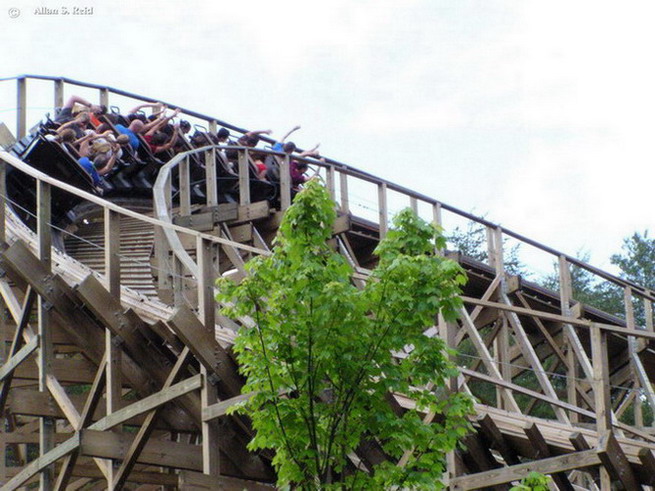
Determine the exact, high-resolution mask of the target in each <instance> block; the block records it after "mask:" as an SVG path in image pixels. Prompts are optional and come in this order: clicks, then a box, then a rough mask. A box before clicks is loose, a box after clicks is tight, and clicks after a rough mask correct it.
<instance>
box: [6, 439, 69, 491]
mask: <svg viewBox="0 0 655 491" xmlns="http://www.w3.org/2000/svg"><path fill="white" fill-rule="evenodd" d="M80 442H81V439H80V434H79V433H76V434H75V435H73V436H72V437H71V438H69V439H68V440H66V441H65V442H64V443H62V444H60V445H57V446H56V447H55V448H54V449H51V450H49V451H48V452H47V453H46V454H43V455H41V456H39V457H38V458H37V459H34V460H33V461H32V462H30V463H29V464H28V465H27V466H25V468H24V469H23V470H22V471H21V472H19V473H18V474H16V475H15V476H14V477H13V478H12V479H11V480H10V481H9V482H7V483H6V484H5V485H4V487H3V488H2V489H3V490H7V491H11V490H14V489H17V488H19V487H20V486H21V485H22V484H23V483H24V482H25V481H27V480H28V479H29V478H31V477H32V476H34V475H35V474H36V473H37V472H41V471H43V470H44V469H46V468H47V467H49V466H52V464H54V463H55V461H57V460H59V459H60V458H62V457H63V456H65V455H67V454H68V453H70V452H72V451H73V450H75V449H76V448H77V447H79V446H80ZM46 489H50V488H46Z"/></svg>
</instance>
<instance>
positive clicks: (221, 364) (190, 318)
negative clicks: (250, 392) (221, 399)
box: [167, 307, 243, 397]
mask: <svg viewBox="0 0 655 491" xmlns="http://www.w3.org/2000/svg"><path fill="white" fill-rule="evenodd" d="M167 324H168V325H169V326H170V327H171V329H172V330H173V331H174V332H175V334H177V335H178V337H179V338H180V339H181V340H182V342H183V343H184V344H185V345H186V346H188V347H189V349H190V350H191V352H192V353H193V355H194V356H195V357H196V358H197V359H198V361H200V363H201V364H202V365H203V366H204V367H205V368H206V369H207V370H208V371H209V372H211V373H215V374H216V375H217V376H218V381H217V382H216V384H217V387H218V389H219V391H220V392H221V394H222V395H224V396H226V397H234V396H237V395H239V394H241V387H242V386H243V379H242V378H241V376H240V375H239V374H238V367H237V365H236V363H235V362H234V361H233V360H232V358H231V357H230V355H229V354H228V353H227V351H225V349H224V348H223V347H222V346H221V345H220V344H218V342H217V341H216V338H215V337H214V334H213V333H212V332H210V331H209V330H207V329H205V327H204V326H203V325H202V323H201V322H200V321H199V320H198V318H197V317H196V316H195V314H194V313H193V312H191V310H190V309H189V308H187V307H180V308H178V309H177V310H175V312H174V313H173V315H172V317H171V318H170V319H168V321H167Z"/></svg>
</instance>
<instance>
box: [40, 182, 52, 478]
mask: <svg viewBox="0 0 655 491" xmlns="http://www.w3.org/2000/svg"><path fill="white" fill-rule="evenodd" d="M36 187H37V191H36V204H37V224H36V228H37V241H38V254H39V260H40V261H41V263H42V264H43V265H44V266H45V268H46V269H47V270H48V271H50V270H51V268H52V228H51V224H50V222H51V220H52V214H51V188H50V185H49V184H47V183H45V182H43V181H40V180H37V182H36ZM38 331H39V343H40V344H39V353H38V361H39V392H41V393H44V394H46V396H48V386H47V379H48V376H49V375H51V374H52V370H53V368H52V366H53V356H54V354H53V342H52V329H51V326H50V306H49V305H48V304H47V302H46V301H45V300H44V299H43V297H41V296H39V301H38ZM54 436H55V422H54V419H53V418H50V417H41V418H39V455H40V456H41V457H43V456H44V455H46V454H47V453H48V452H50V450H52V449H53V448H54V445H55V441H54ZM53 477H54V465H50V466H47V467H45V468H44V469H43V471H42V472H41V474H40V477H39V489H40V490H41V491H47V490H50V489H52V484H53Z"/></svg>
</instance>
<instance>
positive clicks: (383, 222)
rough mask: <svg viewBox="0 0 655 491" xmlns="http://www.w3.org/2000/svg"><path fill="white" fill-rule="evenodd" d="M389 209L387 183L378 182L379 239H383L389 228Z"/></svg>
mask: <svg viewBox="0 0 655 491" xmlns="http://www.w3.org/2000/svg"><path fill="white" fill-rule="evenodd" d="M388 220H389V211H388V209H387V183H386V182H382V183H380V184H378V221H379V223H380V240H382V239H384V238H385V237H386V235H387V230H388V229H389V224H388Z"/></svg>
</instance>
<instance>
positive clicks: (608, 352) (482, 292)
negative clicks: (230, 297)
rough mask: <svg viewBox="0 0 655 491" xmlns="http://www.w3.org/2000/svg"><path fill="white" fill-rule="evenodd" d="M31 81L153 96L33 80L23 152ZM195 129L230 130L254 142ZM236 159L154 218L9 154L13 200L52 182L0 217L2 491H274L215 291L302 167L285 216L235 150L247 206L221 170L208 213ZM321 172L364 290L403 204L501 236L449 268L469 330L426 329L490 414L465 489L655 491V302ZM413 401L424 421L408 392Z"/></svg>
mask: <svg viewBox="0 0 655 491" xmlns="http://www.w3.org/2000/svg"><path fill="white" fill-rule="evenodd" d="M32 79H35V80H36V79H38V80H40V81H42V82H52V83H53V85H54V89H55V105H61V101H63V94H64V89H65V88H66V87H72V88H73V89H74V90H78V89H93V90H97V91H99V97H100V100H101V101H103V102H105V103H107V102H108V101H109V98H110V97H113V96H121V97H131V98H133V99H136V100H148V99H144V98H139V97H138V96H134V95H133V94H128V93H125V92H121V91H116V90H114V89H110V88H106V87H101V86H91V85H89V84H82V83H80V82H76V81H71V80H67V79H61V78H49V77H33V76H23V77H17V78H16V80H17V100H18V101H19V104H18V106H19V107H18V111H17V114H18V117H17V125H16V128H17V129H16V133H17V135H18V137H19V139H20V138H22V137H23V136H25V134H26V128H27V125H26V114H25V112H24V108H25V107H27V103H26V97H27V96H26V90H27V83H28V81H29V80H32ZM183 113H184V114H186V115H187V116H189V117H194V118H197V119H198V120H201V121H205V122H206V124H207V125H208V126H209V127H210V128H213V129H215V128H216V125H217V124H221V125H224V126H227V127H230V128H231V129H232V130H234V131H240V129H239V128H237V127H234V126H230V125H227V124H226V123H223V122H220V121H217V120H216V119H214V118H211V117H207V116H204V115H201V114H198V113H194V112H192V111H183ZM218 150H220V149H219V148H217V147H214V146H209V147H205V148H201V149H194V150H189V151H188V152H185V153H183V154H179V155H178V156H176V157H175V158H173V159H172V160H171V161H170V162H169V163H167V164H166V165H165V166H164V167H163V168H162V170H161V171H160V172H159V177H158V180H157V182H156V184H155V186H154V189H153V193H154V200H153V203H154V206H153V209H152V210H145V209H144V208H143V207H139V208H137V207H135V206H132V207H130V206H129V205H130V202H129V200H127V201H126V200H123V201H122V204H123V205H128V206H119V205H118V204H117V203H116V202H112V201H111V200H108V199H103V198H101V197H99V196H97V195H94V194H92V193H88V192H84V191H81V190H79V189H77V188H75V187H74V186H71V185H70V184H66V183H63V182H60V181H57V180H56V179H54V178H53V177H51V176H49V175H46V174H44V173H42V172H40V171H38V170H35V169H34V168H31V167H30V166H29V165H27V164H26V163H25V162H22V161H21V160H20V159H18V158H17V157H16V156H14V155H12V154H10V153H8V152H0V197H1V198H2V199H3V200H6V198H7V196H8V195H9V194H10V193H9V194H8V190H7V187H6V186H7V185H6V182H7V181H6V175H7V173H8V172H20V173H23V174H27V175H29V176H31V178H32V179H33V180H34V186H35V193H34V194H35V195H36V196H37V199H38V202H37V206H36V208H35V211H36V215H37V216H36V217H35V220H34V221H33V223H32V228H30V227H28V226H27V225H26V224H25V223H23V221H22V220H21V218H19V216H18V215H17V213H16V211H17V210H18V208H17V207H16V205H17V203H12V202H9V201H5V202H4V203H3V205H2V207H0V243H1V244H2V246H1V247H0V270H1V272H2V274H1V275H0V294H1V296H2V299H3V302H4V306H5V309H3V312H4V315H3V316H0V317H2V318H1V319H0V337H1V339H3V340H5V341H6V342H4V343H3V344H2V350H1V351H0V360H2V362H3V365H2V366H0V417H2V418H4V422H5V424H4V425H3V427H2V431H0V448H1V449H2V459H0V484H1V485H2V488H1V489H17V488H19V487H23V486H29V485H30V483H33V482H37V481H40V483H41V486H42V488H43V489H122V488H126V489H144V490H145V489H155V488H156V487H158V486H159V487H163V488H165V489H244V488H247V489H260V488H261V489H264V488H266V489H270V488H271V483H272V482H274V480H275V476H274V472H273V470H272V468H271V464H270V460H271V456H270V455H268V454H266V453H264V454H251V453H249V452H248V451H247V450H246V447H245V446H246V444H247V442H248V440H249V438H250V436H251V429H250V426H249V424H248V421H246V420H244V419H242V418H240V417H235V416H227V415H226V414H225V412H226V409H227V408H228V407H229V406H230V405H231V404H233V403H234V402H236V401H238V400H239V396H240V390H241V386H242V383H243V381H242V380H241V378H240V376H239V374H238V372H237V370H236V363H235V362H234V360H233V358H232V355H231V353H230V349H229V346H230V344H231V342H232V340H233V338H234V333H235V329H236V328H237V327H238V326H239V325H241V324H244V323H245V324H248V323H249V322H250V320H249V319H227V318H224V317H220V316H218V315H217V311H216V308H215V307H216V306H215V303H214V299H213V286H212V285H213V278H215V277H216V276H217V275H219V274H231V275H243V274H246V272H245V270H244V269H243V265H244V264H245V262H247V261H248V260H249V258H251V257H253V256H255V255H260V254H268V246H269V245H270V243H271V239H272V237H273V236H274V233H275V230H276V228H277V225H278V224H279V220H280V217H281V215H282V214H283V213H284V210H285V209H286V207H288V206H289V204H290V202H291V189H290V183H289V182H288V179H287V178H285V177H284V176H285V175H287V173H286V170H287V166H288V164H289V163H288V160H287V161H285V160H284V159H283V158H280V159H279V165H280V167H281V182H280V198H279V201H278V202H277V204H276V205H275V206H271V204H270V202H267V201H255V200H251V199H250V190H249V187H248V186H249V182H248V178H247V177H244V176H247V165H248V153H247V152H248V150H247V149H243V148H238V149H236V150H237V151H238V152H239V154H240V158H239V176H240V177H239V178H238V188H239V193H238V202H234V203H220V202H219V196H220V193H221V189H220V183H219V181H217V180H216V169H215V168H212V166H211V165H209V166H207V168H206V173H207V174H206V176H207V180H206V185H205V186H206V187H205V192H204V198H203V199H204V201H203V202H198V201H197V200H194V199H193V197H192V186H191V178H190V171H189V162H190V159H192V158H193V156H194V155H200V154H204V155H206V156H212V157H215V152H217V151H218ZM277 157H280V156H279V155H278V156H276V158H277ZM215 161H216V159H215V158H210V159H207V162H215ZM310 163H311V165H312V166H313V167H314V168H315V169H316V171H317V172H318V173H319V175H320V176H321V177H322V178H323V179H324V181H325V183H326V186H327V187H328V189H329V191H330V192H331V194H332V196H333V197H334V199H335V201H336V202H337V203H338V206H339V210H340V213H339V219H338V222H337V224H336V225H335V229H334V234H335V238H336V243H337V245H338V248H339V250H340V251H341V252H342V253H343V254H345V255H346V256H347V257H348V259H349V260H350V261H351V263H352V265H353V267H354V268H355V274H354V281H366V277H367V274H368V268H370V267H371V266H373V265H374V264H375V258H374V257H373V255H372V250H373V248H374V247H375V244H376V243H377V241H378V240H379V239H380V237H383V236H384V235H385V234H386V231H387V223H388V215H389V212H388V209H389V203H390V200H391V198H390V196H391V194H392V193H395V194H396V195H399V196H400V197H401V198H402V199H403V200H405V201H406V202H407V203H408V204H409V205H410V206H411V207H413V208H414V209H415V210H416V211H418V212H419V213H420V214H423V215H426V214H427V215H429V218H430V219H432V220H434V221H435V222H436V223H438V224H443V223H445V222H447V221H448V217H447V216H446V215H450V216H453V217H456V218H457V219H458V220H469V221H472V222H474V223H475V225H476V226H479V227H482V228H483V229H485V230H486V232H487V243H486V245H487V251H488V252H487V254H486V260H485V261H484V262H481V261H478V260H474V259H472V258H470V257H466V256H463V255H461V254H459V253H456V252H451V253H448V254H449V255H450V256H451V257H452V258H453V259H456V260H458V261H459V262H460V264H462V266H463V267H464V268H465V269H466V271H467V273H468V276H469V282H468V284H467V285H466V287H465V291H464V302H465V308H464V309H462V312H461V318H460V319H459V320H458V321H457V322H453V323H446V322H443V321H441V322H439V323H438V324H437V325H436V326H434V327H433V328H431V329H429V330H428V331H427V332H426V334H427V335H439V336H443V337H444V339H446V340H447V342H448V343H449V345H450V346H452V347H454V348H458V349H459V351H460V356H459V358H458V362H459V363H460V367H461V375H460V376H459V378H458V379H457V380H456V381H452V383H451V386H450V390H458V391H466V392H470V393H472V394H474V395H476V396H477V397H478V398H479V403H478V404H476V415H475V417H474V418H473V425H474V428H475V431H474V432H473V433H472V434H470V435H469V436H468V437H466V439H465V441H464V444H465V448H462V449H459V450H457V451H456V452H453V453H452V454H450V455H448V457H447V461H448V472H447V475H446V476H445V478H446V481H447V482H448V486H449V487H450V488H451V489H478V488H498V489H507V488H508V487H509V486H510V485H511V483H513V482H516V481H517V480H520V479H521V478H522V477H524V476H525V475H526V474H527V473H528V472H529V471H531V470H536V471H540V472H543V473H546V474H549V475H551V476H552V477H553V482H554V484H555V485H556V486H557V487H558V488H559V489H616V488H621V487H623V488H625V489H641V488H643V487H644V486H646V487H647V486H653V485H655V455H654V454H653V451H654V450H655V432H654V431H653V427H652V425H653V422H652V415H651V414H650V413H652V410H653V409H655V392H654V391H653V388H652V380H653V379H654V378H655V354H654V352H653V350H652V345H651V343H653V341H655V332H654V329H653V313H652V302H653V300H655V296H654V295H653V292H651V291H650V290H648V289H646V288H643V287H641V286H639V285H635V284H632V283H629V282H626V281H625V280H622V279H620V278H617V277H614V276H613V275H611V274H608V273H606V272H604V271H601V270H599V269H597V268H594V267H592V266H590V265H588V264H585V263H583V262H581V261H579V260H577V259H575V258H572V257H570V256H567V255H565V254H562V253H560V252H558V251H555V250H553V249H551V248H548V247H546V246H543V245H541V244H538V243H537V242H535V241H532V240H530V239H528V238H525V237H522V236H521V235H519V234H516V233H515V232H512V231H510V230H507V229H505V228H503V227H500V226H498V225H496V224H493V223H491V222H488V221H486V220H482V219H479V218H476V217H474V216H472V215H470V214H468V213H465V212H462V211H460V210H457V209H456V208H453V207H450V206H448V205H446V204H443V203H440V202H439V201H438V200H435V199H433V198H430V197H427V196H423V195H420V194H418V193H415V192H413V191H411V190H408V189H405V188H402V187H400V186H398V185H396V184H394V183H390V182H388V181H384V180H382V179H378V178H376V177H375V176H372V175H370V174H367V173H364V172H361V171H358V170H357V169H354V168H352V167H349V166H346V165H344V164H341V163H339V162H335V161H331V160H329V159H328V160H326V162H317V161H311V162H310ZM212 183H218V184H212ZM363 185H366V186H369V187H370V186H372V189H374V190H375V192H376V194H377V203H376V205H375V212H374V216H373V217H371V216H370V214H369V216H366V217H365V218H363V217H361V216H357V214H355V213H353V208H354V204H355V200H354V194H353V193H352V189H354V188H356V187H357V186H363ZM55 189H56V190H59V191H58V192H65V193H68V195H70V196H74V197H75V199H76V200H79V201H81V202H83V205H82V207H78V208H77V209H78V210H80V209H85V210H86V212H85V213H78V214H77V215H76V217H75V218H74V219H73V221H72V222H70V223H67V224H66V226H65V227H63V228H65V232H59V231H57V230H56V229H54V228H52V226H51V225H52V213H51V206H52V205H51V201H50V197H51V196H52V195H53V191H54V190H55ZM5 204H6V205H7V206H6V207H5V206H4V205H5ZM133 204H134V203H133ZM130 208H132V209H130ZM21 217H22V218H24V216H21ZM58 238H60V239H62V240H57V239H58ZM508 239H509V240H513V241H517V242H520V243H522V244H524V246H525V247H532V248H536V249H538V250H539V251H541V252H542V253H544V254H548V255H550V256H552V257H553V259H554V260H555V261H557V263H558V265H559V271H560V281H559V290H558V291H549V290H546V289H544V288H542V287H540V286H538V285H536V284H533V283H530V282H529V281H527V280H525V279H524V278H521V277H519V276H512V275H511V274H509V273H508V272H507V271H506V268H505V261H504V258H503V252H504V249H505V246H504V244H505V241H506V240H508ZM53 243H55V244H63V245H64V246H65V249H64V250H60V249H58V248H55V247H51V246H52V244H53ZM571 267H577V268H583V269H585V270H586V271H588V272H590V273H591V274H593V275H595V276H596V277H597V278H598V279H599V280H602V281H606V282H609V283H611V284H612V285H614V287H615V288H618V289H621V290H622V291H623V292H624V296H625V300H626V301H625V311H624V312H623V313H622V314H621V315H618V316H617V315H611V314H608V313H606V312H603V311H602V309H599V308H597V307H598V306H596V307H592V306H588V305H583V304H581V303H579V302H577V301H576V300H575V292H574V291H573V290H572V283H571V278H570V271H571ZM635 305H640V306H643V307H640V308H643V316H637V315H636V314H635ZM637 319H643V320H641V321H639V320H637ZM641 323H643V325H640V324H641ZM397 356H403V354H402V353H398V354H397ZM396 400H397V402H398V403H399V405H400V407H404V408H410V407H412V404H413V402H412V400H411V399H408V398H406V397H405V396H403V395H401V394H397V395H396ZM426 417H427V416H426ZM426 421H429V420H426ZM37 444H40V450H39V451H38V452H36V451H35V449H37ZM360 450H361V451H360V452H359V453H358V458H359V459H361V461H362V462H364V463H373V462H375V459H376V458H378V457H379V453H376V452H375V449H374V448H373V449H371V448H368V449H360ZM612 486H613V487H612Z"/></svg>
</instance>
